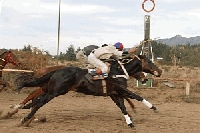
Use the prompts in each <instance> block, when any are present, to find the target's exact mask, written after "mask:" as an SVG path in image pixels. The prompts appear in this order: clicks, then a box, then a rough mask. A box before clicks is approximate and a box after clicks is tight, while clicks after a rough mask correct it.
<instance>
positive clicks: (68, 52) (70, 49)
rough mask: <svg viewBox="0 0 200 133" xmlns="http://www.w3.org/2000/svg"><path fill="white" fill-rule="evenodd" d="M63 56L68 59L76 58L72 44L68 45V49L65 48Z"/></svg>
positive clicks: (73, 59)
mask: <svg viewBox="0 0 200 133" xmlns="http://www.w3.org/2000/svg"><path fill="white" fill-rule="evenodd" d="M65 58H66V60H68V61H75V60H76V54H75V49H74V46H73V45H70V46H69V47H68V49H67V50H66V54H65Z"/></svg>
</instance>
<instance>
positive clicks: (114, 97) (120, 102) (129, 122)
mask: <svg viewBox="0 0 200 133" xmlns="http://www.w3.org/2000/svg"><path fill="white" fill-rule="evenodd" d="M110 97H111V99H112V100H113V101H114V102H115V103H116V105H117V106H118V107H119V108H120V109H121V111H122V113H123V114H124V117H125V119H126V123H127V125H128V126H130V127H131V128H133V127H134V125H133V123H132V120H131V118H130V115H129V114H128V112H127V111H126V107H125V105H124V99H123V98H120V97H119V96H117V95H111V96H110Z"/></svg>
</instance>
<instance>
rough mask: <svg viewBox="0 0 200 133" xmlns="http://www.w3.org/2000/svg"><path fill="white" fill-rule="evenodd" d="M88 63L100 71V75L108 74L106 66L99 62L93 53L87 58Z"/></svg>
mask: <svg viewBox="0 0 200 133" xmlns="http://www.w3.org/2000/svg"><path fill="white" fill-rule="evenodd" d="M88 62H89V63H90V64H92V65H94V66H95V67H96V68H99V69H101V71H102V73H107V72H108V66H107V65H106V64H105V63H103V62H102V61H101V60H99V59H98V58H97V57H96V56H95V55H94V54H93V53H90V55H89V56H88Z"/></svg>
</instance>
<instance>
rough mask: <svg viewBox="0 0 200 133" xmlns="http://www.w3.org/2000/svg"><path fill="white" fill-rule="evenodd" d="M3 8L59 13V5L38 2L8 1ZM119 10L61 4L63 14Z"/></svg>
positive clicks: (27, 0)
mask: <svg viewBox="0 0 200 133" xmlns="http://www.w3.org/2000/svg"><path fill="white" fill-rule="evenodd" d="M2 6H3V7H5V6H6V7H11V8H13V9H15V10H17V11H19V12H21V13H58V9H59V6H58V3H43V2H40V1H38V0H34V1H30V0H18V1H17V2H13V1H12V0H6V1H4V2H3V4H2ZM115 11H117V9H114V8H110V7H107V6H101V5H95V4H94V5H89V4H64V3H62V4H61V13H72V14H92V13H109V12H115Z"/></svg>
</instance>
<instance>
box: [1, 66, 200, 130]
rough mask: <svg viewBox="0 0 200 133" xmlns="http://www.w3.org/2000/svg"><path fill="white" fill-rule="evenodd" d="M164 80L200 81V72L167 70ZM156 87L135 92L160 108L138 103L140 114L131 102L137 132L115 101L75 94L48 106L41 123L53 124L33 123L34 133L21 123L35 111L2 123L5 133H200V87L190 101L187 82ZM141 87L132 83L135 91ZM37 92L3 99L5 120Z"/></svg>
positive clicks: (193, 88)
mask: <svg viewBox="0 0 200 133" xmlns="http://www.w3.org/2000/svg"><path fill="white" fill-rule="evenodd" d="M162 77H171V78H192V79H200V70H199V69H198V68H173V67H165V66H163V75H162ZM163 82H164V81H154V82H153V85H154V86H155V87H154V88H134V89H131V91H133V92H135V93H136V94H139V95H141V96H143V97H144V98H145V99H147V100H148V101H149V102H151V103H152V104H154V105H155V106H156V107H157V109H158V113H155V112H153V111H152V110H150V109H149V108H148V107H146V106H145V105H144V104H142V103H141V102H138V101H136V100H132V102H134V104H135V106H136V111H137V113H134V111H132V109H131V108H130V107H129V105H128V103H127V102H125V105H126V107H127V111H128V112H129V113H130V114H131V115H132V116H133V124H134V125H135V129H134V130H133V129H131V128H130V127H128V126H127V124H126V122H125V119H124V116H123V114H122V113H121V111H120V109H119V108H118V107H117V106H116V105H115V104H114V102H113V101H112V100H111V99H110V98H109V97H94V96H86V95H83V94H78V93H75V92H70V93H68V94H66V95H64V96H60V97H57V98H55V99H53V100H52V101H51V102H49V103H48V104H46V105H45V106H43V107H42V108H41V109H40V110H39V111H38V112H37V113H36V117H38V118H39V117H46V118H47V121H46V122H44V123H42V122H32V123H31V124H30V125H29V127H22V126H20V127H19V126H18V125H19V123H20V119H22V118H23V117H24V116H26V115H27V114H28V112H29V111H30V110H19V112H18V113H16V114H15V115H13V116H12V117H11V118H8V119H0V133H189V132H191V133H200V126H199V124H200V105H199V104H200V89H199V88H200V83H198V82H196V83H191V84H190V85H191V86H190V87H191V91H190V95H189V96H186V95H185V82H174V81H169V82H170V83H171V84H174V85H175V88H170V87H168V86H165V85H164V84H163ZM135 83H136V82H135V81H134V82H133V81H129V85H130V86H135ZM30 92H31V89H24V90H23V91H22V92H21V93H20V94H14V93H13V92H12V91H11V90H7V91H3V92H1V93H0V101H1V104H0V111H3V113H2V114H1V116H3V115H4V114H6V113H7V112H8V111H12V110H11V109H10V108H9V106H10V105H11V104H17V103H20V102H21V101H22V100H23V99H24V98H25V97H26V96H27V95H28V94H29V93H30Z"/></svg>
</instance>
